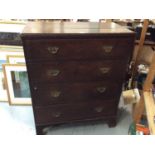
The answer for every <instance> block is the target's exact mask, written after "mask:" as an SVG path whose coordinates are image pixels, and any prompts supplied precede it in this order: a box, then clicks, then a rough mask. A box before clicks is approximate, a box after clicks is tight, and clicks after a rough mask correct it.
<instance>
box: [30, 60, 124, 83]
mask: <svg viewBox="0 0 155 155" xmlns="http://www.w3.org/2000/svg"><path fill="white" fill-rule="evenodd" d="M27 67H28V71H29V74H30V75H31V76H30V78H31V80H32V81H37V82H48V83H49V82H51V83H52V82H68V81H73V82H74V81H77V82H79V81H86V82H87V81H102V80H103V79H113V80H114V79H115V80H119V81H121V80H122V78H123V77H124V76H123V75H124V73H125V70H126V61H117V60H115V61H80V62H77V61H69V62H64V61H63V62H50V63H29V64H27Z"/></svg>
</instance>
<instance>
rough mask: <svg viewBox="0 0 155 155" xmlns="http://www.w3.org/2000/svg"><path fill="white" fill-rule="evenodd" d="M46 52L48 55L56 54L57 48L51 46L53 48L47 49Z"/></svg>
mask: <svg viewBox="0 0 155 155" xmlns="http://www.w3.org/2000/svg"><path fill="white" fill-rule="evenodd" d="M47 50H48V52H49V53H51V54H57V53H58V51H59V47H57V46H53V47H47Z"/></svg>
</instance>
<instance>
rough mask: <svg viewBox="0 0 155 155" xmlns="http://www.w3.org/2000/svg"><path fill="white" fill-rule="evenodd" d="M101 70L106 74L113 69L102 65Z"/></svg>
mask: <svg viewBox="0 0 155 155" xmlns="http://www.w3.org/2000/svg"><path fill="white" fill-rule="evenodd" d="M99 70H100V72H101V73H102V74H106V73H108V72H109V71H110V70H111V68H110V67H100V68H99Z"/></svg>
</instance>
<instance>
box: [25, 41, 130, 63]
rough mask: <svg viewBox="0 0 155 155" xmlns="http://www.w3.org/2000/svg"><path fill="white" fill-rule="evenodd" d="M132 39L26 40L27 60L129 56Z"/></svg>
mask: <svg viewBox="0 0 155 155" xmlns="http://www.w3.org/2000/svg"><path fill="white" fill-rule="evenodd" d="M131 43H132V42H131V40H129V39H128V38H122V39H119V38H117V39H110V38H107V39H80V40H78V39H76V40H72V39H59V40H54V39H53V40H52V39H44V40H25V42H24V44H25V47H26V50H25V56H26V59H27V61H29V60H33V61H39V60H69V59H75V60H79V59H80V60H81V59H103V58H105V59H106V58H114V59H118V58H120V59H121V58H124V59H126V58H128V55H129V54H130V52H131V50H132V46H131V45H132V44H131Z"/></svg>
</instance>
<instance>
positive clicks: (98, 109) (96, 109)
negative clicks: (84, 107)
mask: <svg viewBox="0 0 155 155" xmlns="http://www.w3.org/2000/svg"><path fill="white" fill-rule="evenodd" d="M103 109H104V108H103V107H96V108H95V111H96V112H98V113H100V112H102V111H103Z"/></svg>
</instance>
